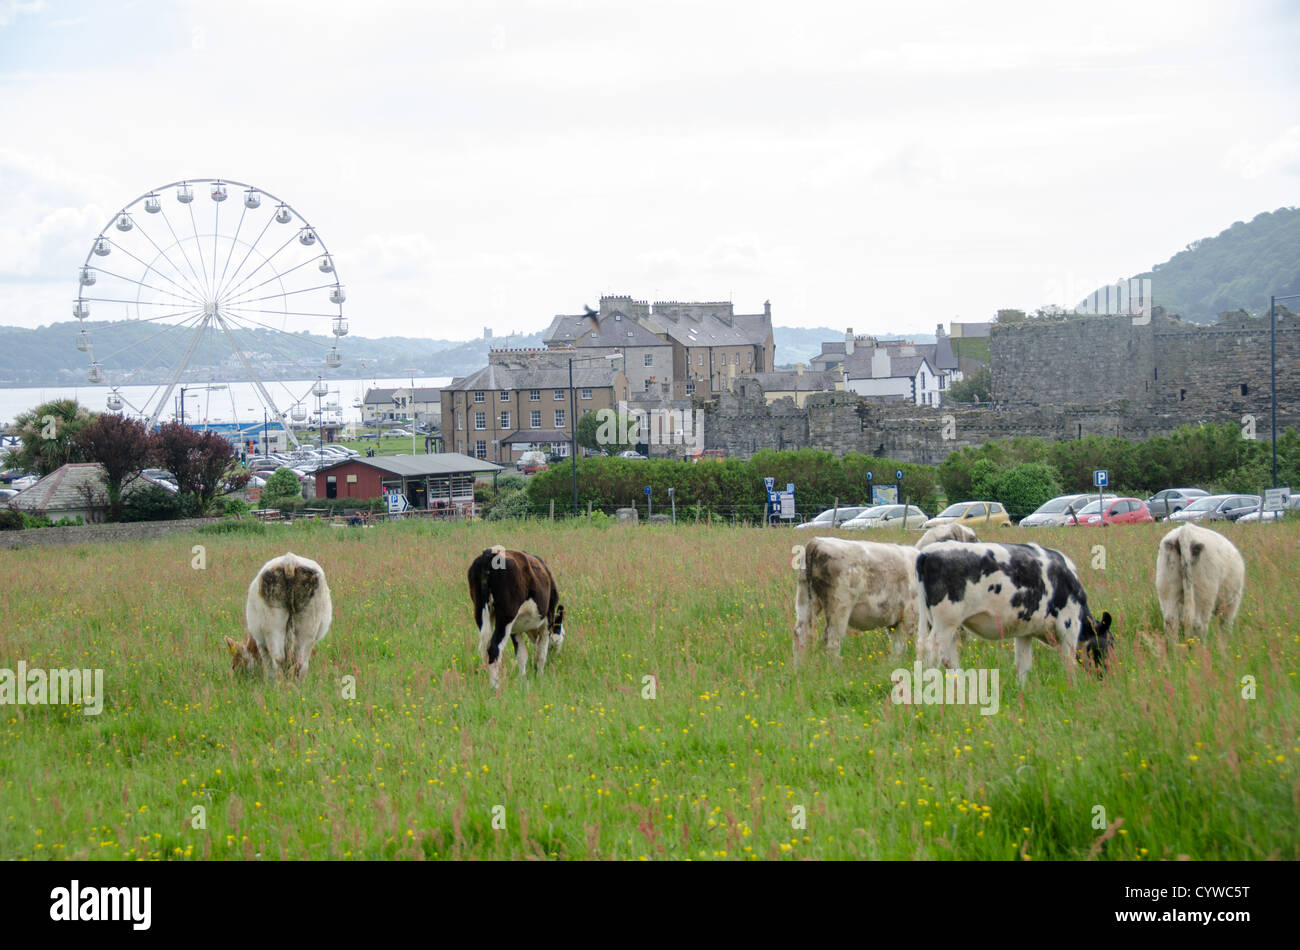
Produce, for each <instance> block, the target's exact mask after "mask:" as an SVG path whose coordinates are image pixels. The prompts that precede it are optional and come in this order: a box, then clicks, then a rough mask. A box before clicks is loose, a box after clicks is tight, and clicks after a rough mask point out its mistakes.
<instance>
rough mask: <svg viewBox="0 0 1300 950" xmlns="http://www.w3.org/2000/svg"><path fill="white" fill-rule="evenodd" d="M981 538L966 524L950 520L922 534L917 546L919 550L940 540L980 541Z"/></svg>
mask: <svg viewBox="0 0 1300 950" xmlns="http://www.w3.org/2000/svg"><path fill="white" fill-rule="evenodd" d="M979 539H980V538H979V535H978V534H976V533H975V532H974V531H972V530H971V529H970V528H968V527H966V526H965V525H964V524H958V523H957V522H955V521H949V522H948V523H947V524H941V525H936V526H935V527H933V528H931V529H930V530H929V531H927V532H926V533H925V534H923V535H921V537H920V540H918V541H917V542H916V548H917V550H920V549H921V548H928V547H929V546H930V545H932V544H937V543H938V542H940V541H978V540H979Z"/></svg>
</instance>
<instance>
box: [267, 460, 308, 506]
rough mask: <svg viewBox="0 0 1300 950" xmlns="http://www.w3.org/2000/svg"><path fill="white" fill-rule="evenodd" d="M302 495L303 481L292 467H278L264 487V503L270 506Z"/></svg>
mask: <svg viewBox="0 0 1300 950" xmlns="http://www.w3.org/2000/svg"><path fill="white" fill-rule="evenodd" d="M301 497H302V483H301V482H299V481H298V474H297V473H296V472H295V471H294V470H293V469H291V468H277V469H276V470H275V471H274V472H273V473H272V474H271V477H270V478H268V479H267V480H266V486H265V487H264V488H263V489H262V504H263V505H264V506H266V507H268V508H274V507H275V506H276V505H278V504H282V503H283V502H286V501H289V500H290V499H293V498H301Z"/></svg>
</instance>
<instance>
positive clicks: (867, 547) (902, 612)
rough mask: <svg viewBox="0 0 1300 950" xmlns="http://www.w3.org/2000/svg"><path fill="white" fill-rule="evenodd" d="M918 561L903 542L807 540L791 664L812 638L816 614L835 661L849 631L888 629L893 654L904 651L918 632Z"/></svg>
mask: <svg viewBox="0 0 1300 950" xmlns="http://www.w3.org/2000/svg"><path fill="white" fill-rule="evenodd" d="M916 557H917V551H916V548H913V547H908V546H905V545H902V544H887V543H883V542H879V541H850V540H846V539H844V538H813V539H812V540H811V541H809V542H808V544H807V546H805V548H804V550H803V562H802V565H801V566H800V568H799V574H798V580H797V582H796V584H795V593H794V616H795V623H794V658H795V662H796V663H797V662H798V661H799V660H800V659H802V657H803V654H804V652H805V651H806V650H807V648H808V645H809V643H810V642H811V640H812V636H813V627H814V625H815V624H816V622H817V615H818V614H819V613H821V614H824V615H825V617H826V631H825V635H824V642H825V643H826V648H827V650H828V651H829V652H830V654H831V656H832V657H834V658H835V659H837V660H838V659H839V658H840V644H841V642H842V641H843V640H844V634H845V632H846V631H847V629H848V628H849V627H852V628H853V629H854V630H876V629H878V628H880V627H888V628H889V636H890V640H891V641H892V643H893V648H894V653H895V654H901V653H903V652H904V651H905V650H906V649H907V639H908V637H910V636H911V635H912V634H913V632H914V631H915V630H916V598H915V596H914V594H913V580H912V578H913V577H914V575H915V572H916Z"/></svg>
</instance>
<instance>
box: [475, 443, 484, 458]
mask: <svg viewBox="0 0 1300 950" xmlns="http://www.w3.org/2000/svg"><path fill="white" fill-rule="evenodd" d="M474 457H475V458H476V459H485V458H487V442H485V441H484V440H483V439H479V440H478V441H477V442H475V443H474Z"/></svg>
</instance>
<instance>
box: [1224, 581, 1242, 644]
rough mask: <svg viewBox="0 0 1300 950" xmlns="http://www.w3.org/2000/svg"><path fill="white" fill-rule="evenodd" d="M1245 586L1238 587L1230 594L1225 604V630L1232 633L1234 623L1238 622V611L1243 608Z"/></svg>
mask: <svg viewBox="0 0 1300 950" xmlns="http://www.w3.org/2000/svg"><path fill="white" fill-rule="evenodd" d="M1242 592H1243V588H1241V587H1238V588H1237V589H1236V590H1235V591H1233V592H1232V593H1231V594H1229V595H1228V597H1227V599H1226V600H1225V601H1224V604H1223V632H1224V633H1232V625H1233V624H1235V623H1236V622H1237V611H1239V610H1241V595H1242Z"/></svg>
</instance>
